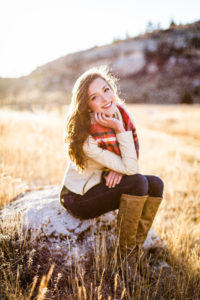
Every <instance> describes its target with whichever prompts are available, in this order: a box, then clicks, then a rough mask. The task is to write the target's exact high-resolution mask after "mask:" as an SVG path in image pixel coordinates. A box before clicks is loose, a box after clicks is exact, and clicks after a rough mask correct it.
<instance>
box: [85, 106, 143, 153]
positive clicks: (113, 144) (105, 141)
mask: <svg viewBox="0 0 200 300" xmlns="http://www.w3.org/2000/svg"><path fill="white" fill-rule="evenodd" d="M117 108H118V111H119V112H120V114H121V116H122V120H123V125H124V129H125V130H126V131H129V130H132V133H133V140H134V143H135V149H136V153H137V158H139V142H138V137H137V133H136V128H135V126H134V124H133V122H132V121H131V118H130V116H129V114H128V112H127V111H126V110H125V109H124V108H123V107H122V106H120V105H117ZM90 133H91V135H92V136H93V138H94V139H95V140H96V141H97V142H98V145H99V147H101V148H103V149H106V150H109V151H111V152H114V153H116V154H118V155H120V156H121V152H120V148H119V143H118V141H117V138H116V134H115V131H114V130H113V129H111V128H108V127H104V126H102V125H100V124H98V123H96V122H95V121H94V120H92V121H91V128H90Z"/></svg>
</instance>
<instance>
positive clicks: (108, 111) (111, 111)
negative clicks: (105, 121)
mask: <svg viewBox="0 0 200 300" xmlns="http://www.w3.org/2000/svg"><path fill="white" fill-rule="evenodd" d="M115 112H116V107H115V108H114V107H113V108H111V109H108V110H107V111H105V112H104V113H105V115H106V116H107V117H112V116H113V115H114V113H115Z"/></svg>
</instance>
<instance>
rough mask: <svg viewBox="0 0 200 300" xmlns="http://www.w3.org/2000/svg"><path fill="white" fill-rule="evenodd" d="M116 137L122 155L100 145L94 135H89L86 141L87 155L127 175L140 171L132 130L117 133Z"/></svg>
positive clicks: (104, 165)
mask: <svg viewBox="0 0 200 300" xmlns="http://www.w3.org/2000/svg"><path fill="white" fill-rule="evenodd" d="M116 138H117V140H118V142H119V147H120V151H121V156H119V155H117V154H115V153H113V152H111V151H108V150H105V149H102V148H101V147H99V146H98V144H97V142H96V141H95V139H94V138H93V137H92V136H89V137H88V139H87V140H86V142H85V143H84V145H83V151H84V153H85V155H86V156H87V157H89V158H91V159H93V160H95V161H97V162H98V163H99V164H101V165H102V166H103V167H107V168H109V169H111V170H113V171H116V172H119V173H122V174H126V175H134V174H136V173H138V160H137V154H136V150H135V144H134V140H133V135H132V131H125V132H122V133H117V134H116Z"/></svg>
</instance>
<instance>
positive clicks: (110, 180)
mask: <svg viewBox="0 0 200 300" xmlns="http://www.w3.org/2000/svg"><path fill="white" fill-rule="evenodd" d="M122 177H123V174H121V173H118V172H115V171H110V172H109V173H108V175H107V176H105V179H106V185H107V186H108V187H109V188H114V187H115V186H116V185H117V184H119V183H120V181H121V179H122Z"/></svg>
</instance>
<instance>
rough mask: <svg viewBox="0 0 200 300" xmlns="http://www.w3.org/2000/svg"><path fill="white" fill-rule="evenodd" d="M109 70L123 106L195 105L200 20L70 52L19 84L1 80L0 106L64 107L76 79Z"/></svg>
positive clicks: (199, 85)
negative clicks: (97, 69) (92, 71)
mask: <svg viewBox="0 0 200 300" xmlns="http://www.w3.org/2000/svg"><path fill="white" fill-rule="evenodd" d="M100 64H103V65H105V64H106V65H108V66H109V67H110V68H111V70H112V72H113V73H114V74H115V75H116V76H117V77H118V78H119V79H120V81H119V83H120V90H121V97H122V98H124V99H125V100H126V102H127V103H161V104H163V103H165V104H167V103H200V21H198V22H195V23H193V24H188V25H184V26H183V25H179V26H171V27H170V28H169V29H167V30H156V31H153V32H152V33H148V34H145V35H142V36H138V37H136V38H128V39H126V40H119V41H115V42H113V43H112V44H109V45H105V46H102V47H94V48H91V49H88V50H85V51H80V52H76V53H72V54H69V55H66V56H64V57H61V58H59V59H57V60H55V61H52V62H49V63H47V64H45V65H43V66H40V67H38V68H37V69H36V70H34V71H33V72H32V73H31V74H30V75H28V76H24V77H21V78H19V79H4V78H2V79H0V103H1V104H5V103H41V104H42V103H61V104H62V103H67V102H69V101H70V93H71V89H72V86H73V84H74V82H75V80H76V78H77V77H78V76H79V75H80V74H81V73H82V72H84V71H85V70H87V69H88V68H89V67H92V66H96V65H100Z"/></svg>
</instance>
